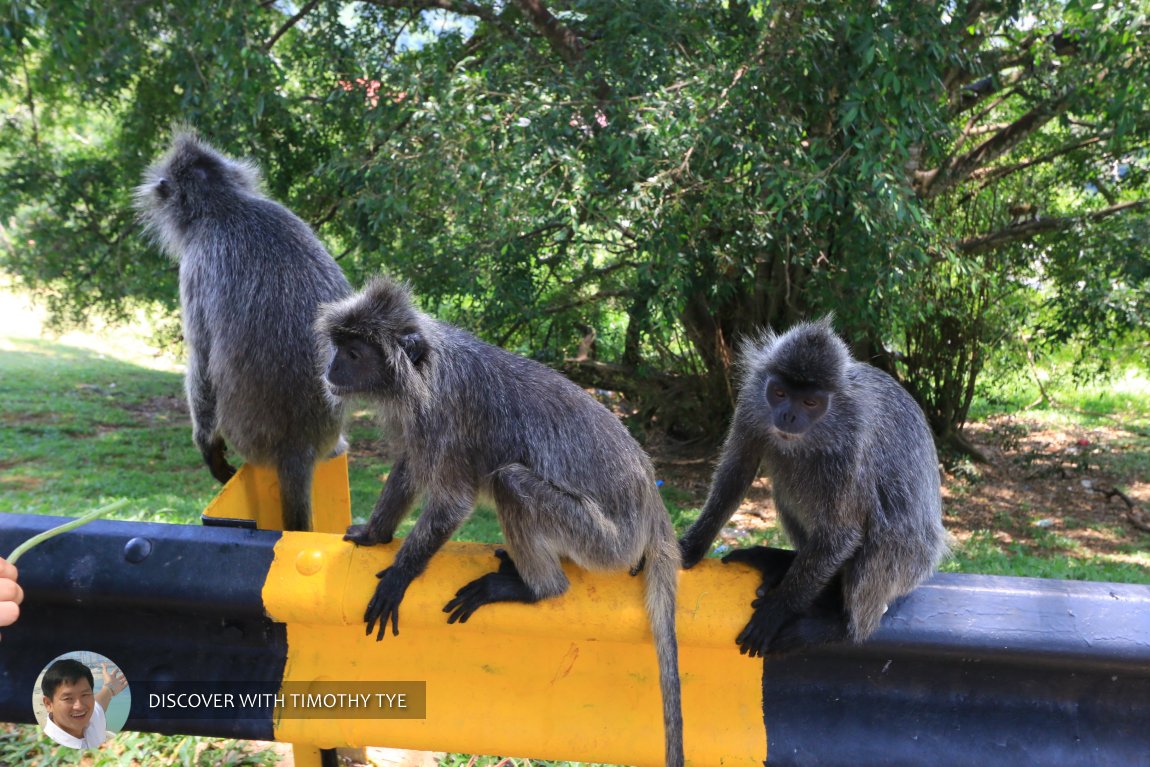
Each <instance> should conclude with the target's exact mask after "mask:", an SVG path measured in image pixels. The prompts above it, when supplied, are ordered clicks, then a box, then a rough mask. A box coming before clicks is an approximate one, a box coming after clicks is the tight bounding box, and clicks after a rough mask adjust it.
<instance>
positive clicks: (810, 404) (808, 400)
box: [803, 397, 819, 407]
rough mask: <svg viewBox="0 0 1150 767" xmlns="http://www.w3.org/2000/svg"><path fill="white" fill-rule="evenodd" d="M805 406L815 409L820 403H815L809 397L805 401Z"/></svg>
mask: <svg viewBox="0 0 1150 767" xmlns="http://www.w3.org/2000/svg"><path fill="white" fill-rule="evenodd" d="M803 404H804V405H806V406H807V407H814V406H815V405H817V404H819V403H817V402H815V401H814V400H813V399H811V398H810V397H807V398H806V399H805V400H803Z"/></svg>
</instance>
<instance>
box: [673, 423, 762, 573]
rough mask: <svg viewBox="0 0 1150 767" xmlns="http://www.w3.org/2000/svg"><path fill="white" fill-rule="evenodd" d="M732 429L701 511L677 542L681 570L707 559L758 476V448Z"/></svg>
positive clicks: (760, 457) (760, 449) (736, 427)
mask: <svg viewBox="0 0 1150 767" xmlns="http://www.w3.org/2000/svg"><path fill="white" fill-rule="evenodd" d="M732 428H733V429H734V431H733V432H732V434H731V437H730V438H729V439H728V440H727V444H726V445H725V446H724V447H723V455H722V457H721V458H720V459H719V468H718V469H716V470H715V478H714V480H713V481H712V482H711V490H710V493H709V494H708V495H707V502H706V504H704V505H703V511H702V513H700V514H699V518H698V519H697V520H695V524H693V525H691V529H690V530H688V531H687V532H686V534H685V535H684V536H683V537H682V538H681V539H680V540H679V550H680V551H681V552H682V554H683V567H684V568H689V567H693V566H694V565H696V564H697V563H698V562H699V560H700V559H702V558H703V557H705V556H706V555H707V549H709V548H711V543H712V542H713V541H714V540H715V536H717V535H718V534H719V531H720V530H722V529H723V525H725V524H727V520H729V519H730V518H731V515H732V514H734V513H735V509H736V508H738V506H739V502H740V501H741V500H743V496H745V495H746V494H747V490H748V488H750V486H751V482H753V481H754V479H755V475H756V474H758V472H759V464H760V463H761V461H762V455H763V453H762V448H761V447H760V446H759V445H757V444H755V442H754V441H753V440H750V439H747V438H746V437H745V436H744V435H743V433H742V430H741V429H740V428H739V427H738V426H737V425H736V426H734V427H732Z"/></svg>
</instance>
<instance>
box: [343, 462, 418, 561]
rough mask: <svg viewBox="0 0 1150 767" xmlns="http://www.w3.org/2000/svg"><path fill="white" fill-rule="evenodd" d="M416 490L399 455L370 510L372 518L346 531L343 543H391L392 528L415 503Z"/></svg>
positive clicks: (359, 544)
mask: <svg viewBox="0 0 1150 767" xmlns="http://www.w3.org/2000/svg"><path fill="white" fill-rule="evenodd" d="M417 493H418V488H417V487H416V486H415V483H414V481H413V480H412V476H411V469H410V468H408V460H407V456H406V455H401V456H400V457H399V460H398V461H396V462H395V465H394V466H392V467H391V473H390V474H389V475H388V476H387V482H385V483H384V484H383V490H382V491H380V494H379V500H377V501H376V502H375V508H374V509H372V511H371V518H370V519H369V520H368V521H367V524H364V525H352V526H350V527H349V528H347V534H346V535H344V536H343V539H344V540H345V541H351V542H352V543H354V544H355V545H356V546H374V545H375V544H377V543H391V539H392V538H393V537H394V536H395V529H396V528H397V527H399V523H400V522H402V521H403V518H404V517H406V516H407V513H408V512H409V511H411V504H412V503H413V502H414V501H415V496H416V495H417Z"/></svg>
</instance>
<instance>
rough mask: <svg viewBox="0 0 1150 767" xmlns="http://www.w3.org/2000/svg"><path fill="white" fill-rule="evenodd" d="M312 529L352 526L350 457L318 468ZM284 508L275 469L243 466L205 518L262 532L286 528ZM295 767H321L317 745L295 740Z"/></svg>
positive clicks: (334, 529) (329, 530)
mask: <svg viewBox="0 0 1150 767" xmlns="http://www.w3.org/2000/svg"><path fill="white" fill-rule="evenodd" d="M311 501H312V502H311V506H312V529H313V530H315V531H316V532H326V533H339V534H340V535H342V534H343V533H344V531H346V530H347V526H348V525H350V524H351V491H350V488H349V486H348V477H347V454H346V453H343V454H341V455H337V456H335V457H334V458H330V459H328V460H326V461H323V462H321V463H319V464H317V465H316V468H315V475H314V477H313V478H312V493H311ZM282 510H283V506H282V504H281V502H280V487H279V479H278V478H277V476H276V471H275V469H274V468H272V467H269V466H255V465H252V464H244V465H243V466H241V467H240V468H239V471H237V472H236V474H235V476H234V477H232V479H231V480H230V481H229V482H228V483H227V484H226V485H225V486H224V487H223V489H222V490H220V492H219V494H218V495H217V496H216V497H215V498H214V499H212V502H211V503H210V504H209V505H208V508H207V509H206V510H205V511H204V516H205V517H208V518H212V519H222V520H248V521H254V522H255V523H256V527H257V528H259V529H260V530H282V529H283V511H282ZM292 756H293V757H294V760H295V765H296V767H322V757H321V755H320V749H319V747H318V746H313V745H308V744H307V743H306V742H300V741H299V739H295V740H293V744H292Z"/></svg>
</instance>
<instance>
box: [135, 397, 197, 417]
mask: <svg viewBox="0 0 1150 767" xmlns="http://www.w3.org/2000/svg"><path fill="white" fill-rule="evenodd" d="M124 410H127V411H128V412H129V413H132V414H134V415H136V416H137V417H139V418H140V419H142V420H143V421H146V422H147V423H149V424H153V423H156V422H165V423H170V422H172V421H176V420H187V418H188V403H187V401H186V400H185V399H184V398H183V397H182V396H177V395H173V394H165V395H161V396H159V397H149V398H148V399H146V400H144V401H143V402H132V403H128V404H125V405H124Z"/></svg>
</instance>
